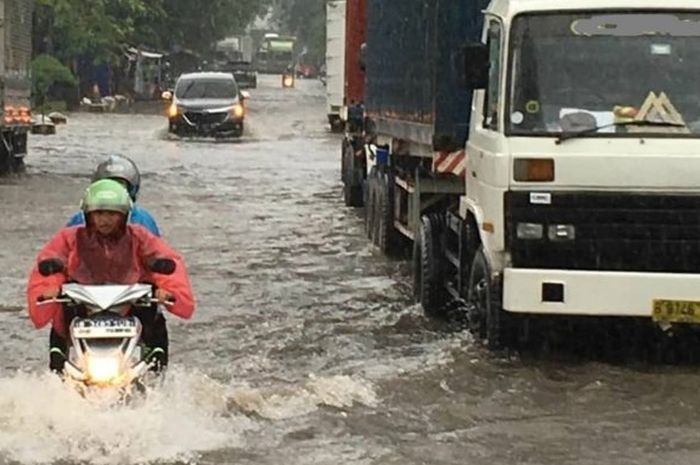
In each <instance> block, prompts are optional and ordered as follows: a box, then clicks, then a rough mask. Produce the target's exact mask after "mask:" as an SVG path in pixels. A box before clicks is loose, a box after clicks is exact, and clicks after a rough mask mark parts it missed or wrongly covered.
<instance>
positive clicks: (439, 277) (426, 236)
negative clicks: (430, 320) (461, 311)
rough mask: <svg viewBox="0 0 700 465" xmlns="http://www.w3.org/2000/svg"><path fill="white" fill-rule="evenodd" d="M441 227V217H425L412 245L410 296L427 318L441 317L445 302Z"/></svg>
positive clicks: (435, 214)
mask: <svg viewBox="0 0 700 465" xmlns="http://www.w3.org/2000/svg"><path fill="white" fill-rule="evenodd" d="M442 227H443V224H442V215H440V214H437V213H432V214H429V215H424V216H423V217H422V218H421V222H420V226H419V231H418V234H416V238H415V240H414V242H413V293H414V296H415V297H416V301H417V302H419V303H420V304H421V306H422V307H423V311H424V312H425V314H426V315H429V316H443V315H444V311H445V304H446V303H447V292H446V291H445V288H444V287H443V271H442V248H441V245H440V232H441V228H442Z"/></svg>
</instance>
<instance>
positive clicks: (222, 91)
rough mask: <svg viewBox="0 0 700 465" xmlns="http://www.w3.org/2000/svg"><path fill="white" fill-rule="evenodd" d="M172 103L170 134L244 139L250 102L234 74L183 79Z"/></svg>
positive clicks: (170, 96) (168, 95) (167, 95)
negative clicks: (245, 122) (248, 103)
mask: <svg viewBox="0 0 700 465" xmlns="http://www.w3.org/2000/svg"><path fill="white" fill-rule="evenodd" d="M163 97H164V98H166V99H169V100H170V106H169V108H168V122H169V124H168V131H169V132H170V133H173V134H176V135H179V136H184V135H195V136H214V137H241V136H242V135H243V127H244V121H245V117H246V107H245V102H246V100H247V99H248V98H249V95H248V93H247V92H246V91H244V90H241V89H240V88H239V86H238V83H237V82H236V79H235V78H234V77H233V75H232V74H231V73H223V72H199V73H187V74H183V75H181V76H180V77H179V78H178V80H177V83H176V84H175V90H174V91H173V92H164V94H163Z"/></svg>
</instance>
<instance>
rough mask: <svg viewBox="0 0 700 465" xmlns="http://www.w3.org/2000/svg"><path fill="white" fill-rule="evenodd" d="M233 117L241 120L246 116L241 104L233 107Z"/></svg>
mask: <svg viewBox="0 0 700 465" xmlns="http://www.w3.org/2000/svg"><path fill="white" fill-rule="evenodd" d="M231 116H232V117H233V118H236V119H241V118H243V116H245V108H243V105H241V104H240V103H237V104H235V105H234V106H233V107H231Z"/></svg>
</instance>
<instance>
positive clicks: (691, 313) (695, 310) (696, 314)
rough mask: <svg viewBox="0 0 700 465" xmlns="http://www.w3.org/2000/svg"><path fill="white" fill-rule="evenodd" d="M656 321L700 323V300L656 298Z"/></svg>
mask: <svg viewBox="0 0 700 465" xmlns="http://www.w3.org/2000/svg"><path fill="white" fill-rule="evenodd" d="M651 317H652V319H653V320H654V321H663V322H667V323H698V324H700V302H698V301H691V300H665V299H657V300H654V312H653V313H652V316H651Z"/></svg>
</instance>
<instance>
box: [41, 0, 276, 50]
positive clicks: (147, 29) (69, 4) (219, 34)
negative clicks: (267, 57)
mask: <svg viewBox="0 0 700 465" xmlns="http://www.w3.org/2000/svg"><path fill="white" fill-rule="evenodd" d="M269 1H270V0H206V1H197V0H37V20H36V28H35V29H36V30H35V38H36V39H38V42H41V43H43V44H44V47H43V48H45V49H46V50H45V51H46V52H47V53H50V54H53V55H56V56H57V57H59V59H61V60H63V61H65V62H68V61H70V60H72V59H73V58H75V57H78V56H90V57H93V59H95V61H96V62H104V61H109V62H116V61H118V60H119V59H120V58H121V54H122V50H123V47H124V45H125V44H130V45H138V46H145V47H152V48H156V49H160V50H165V51H168V50H171V49H172V48H173V47H177V46H179V47H182V48H186V49H190V50H194V51H197V52H207V51H208V50H209V49H210V48H211V47H212V46H213V44H214V43H215V42H216V41H217V40H220V39H222V38H224V37H226V36H228V35H231V34H232V33H238V32H241V31H243V30H244V29H245V27H246V26H247V25H248V23H250V22H251V21H252V20H253V19H255V17H256V16H257V15H259V14H262V13H264V12H265V11H266V9H267V5H268V3H269Z"/></svg>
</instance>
